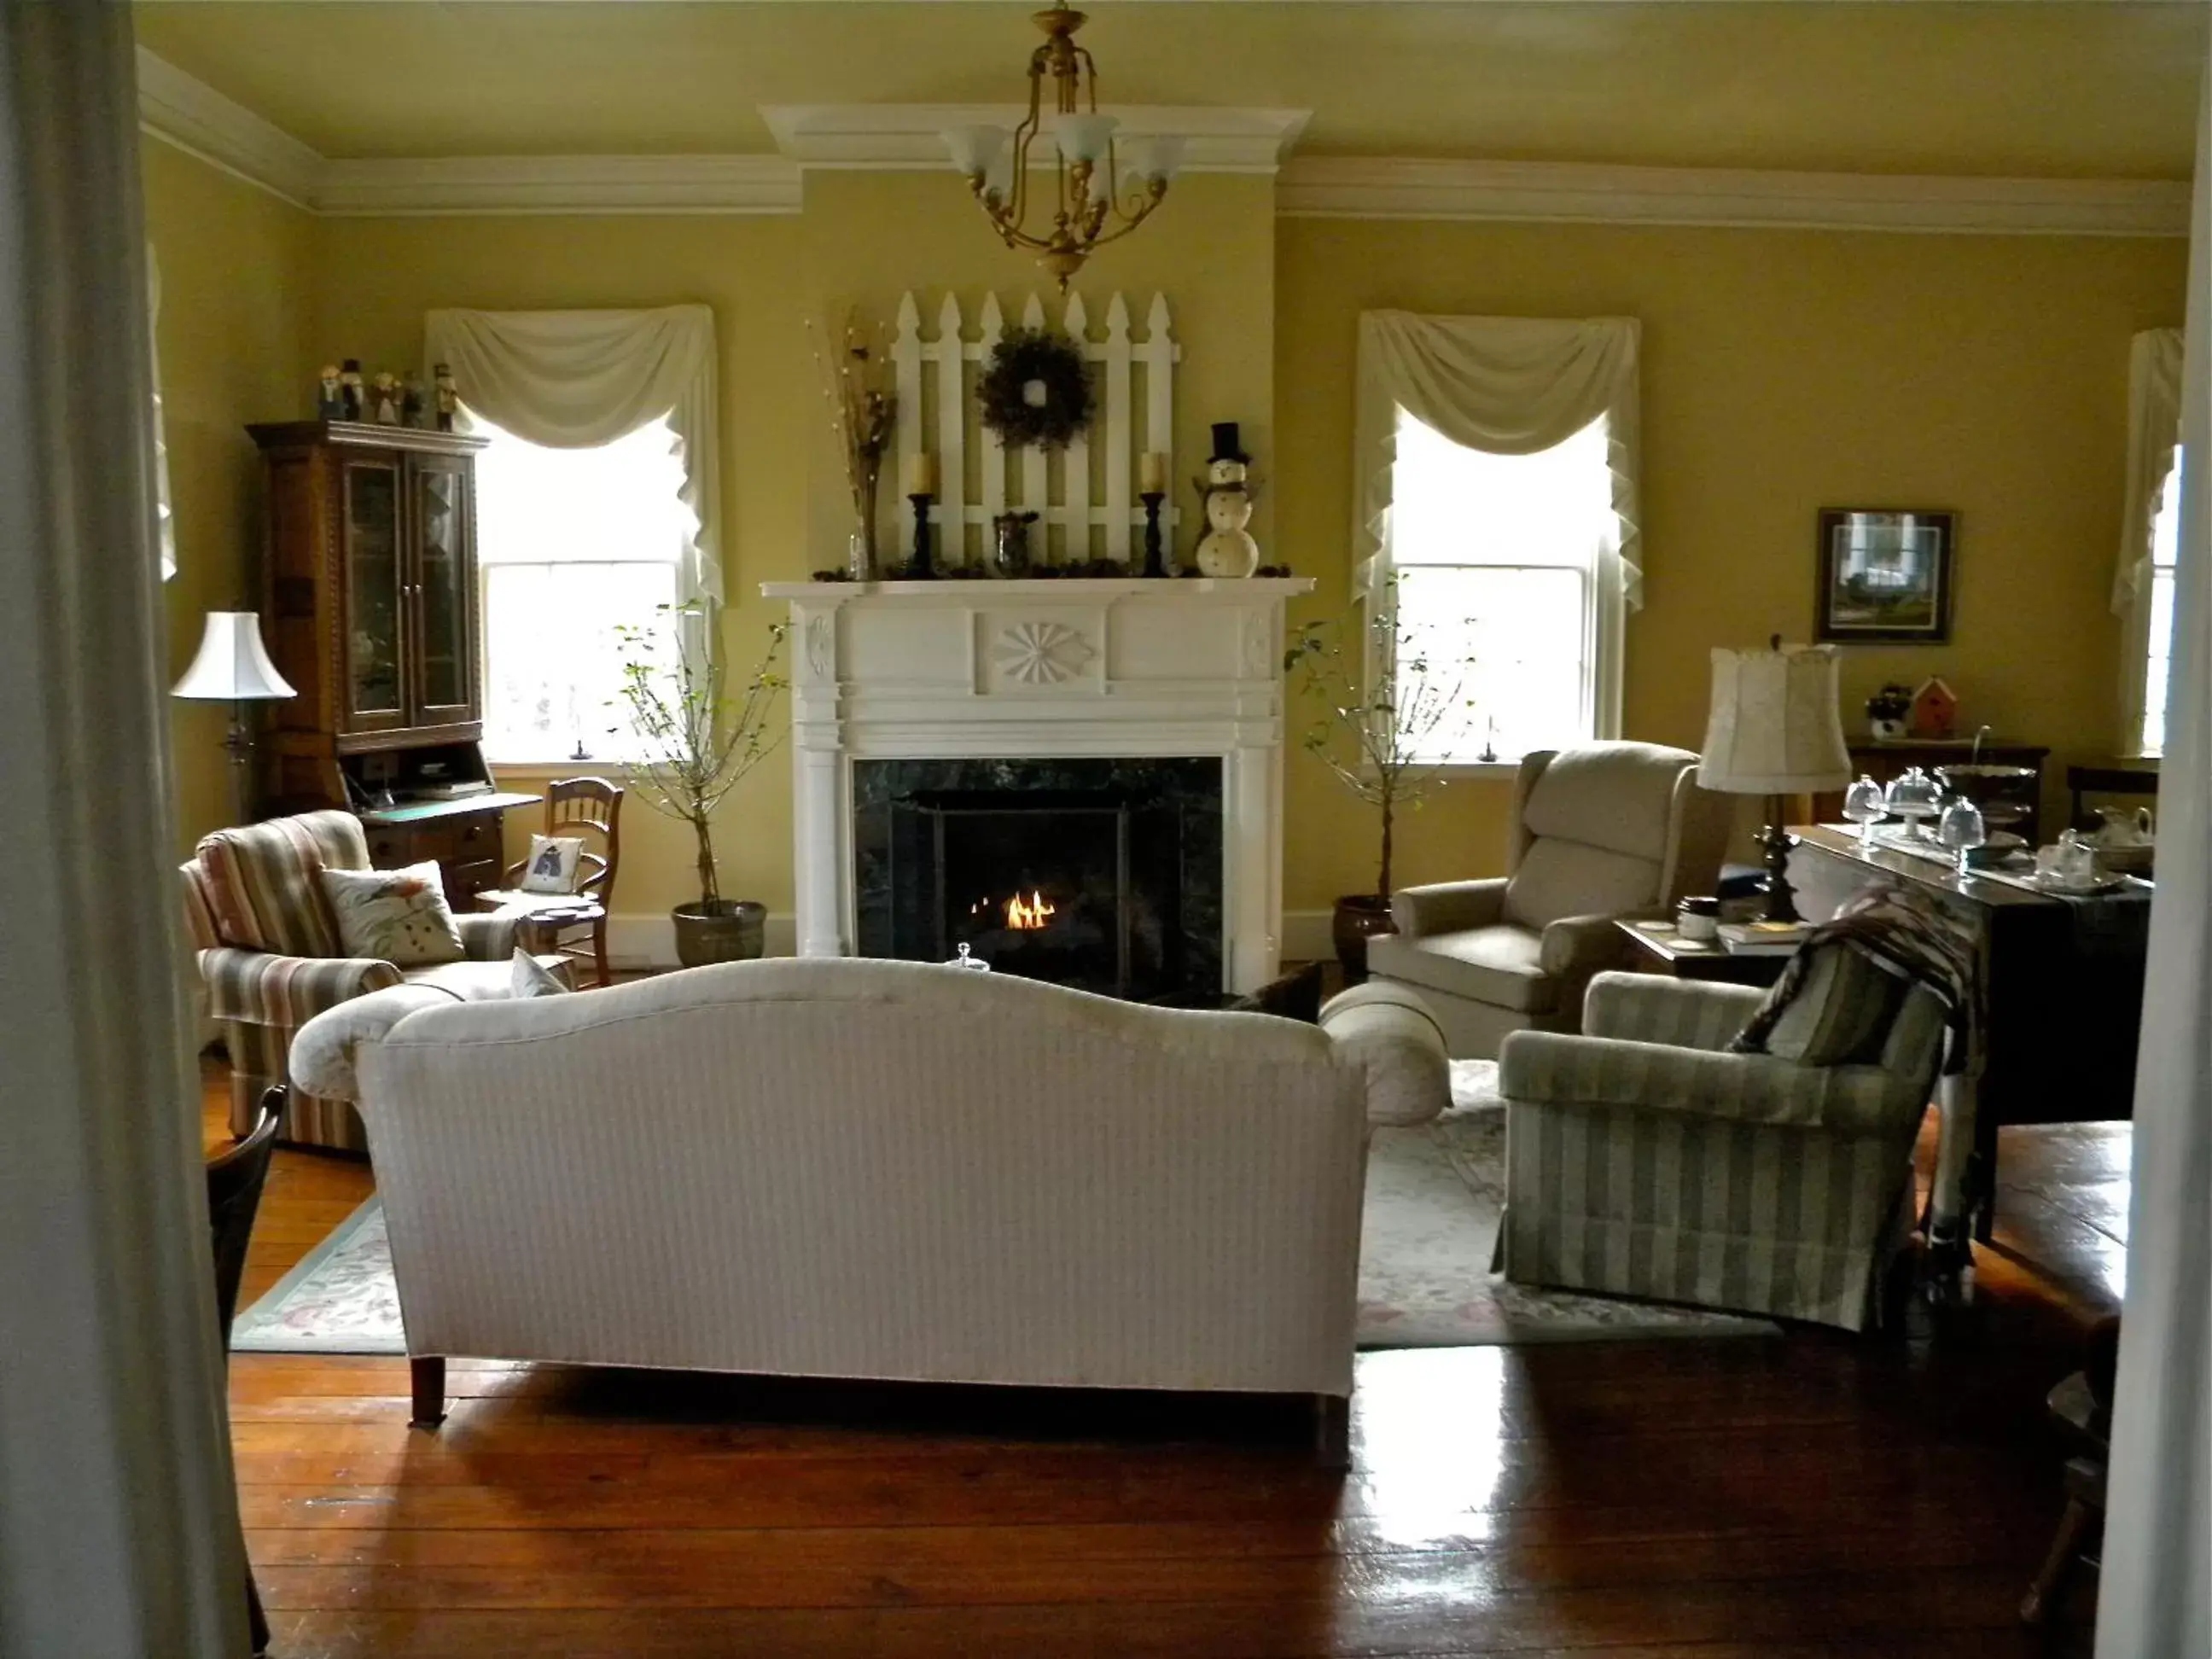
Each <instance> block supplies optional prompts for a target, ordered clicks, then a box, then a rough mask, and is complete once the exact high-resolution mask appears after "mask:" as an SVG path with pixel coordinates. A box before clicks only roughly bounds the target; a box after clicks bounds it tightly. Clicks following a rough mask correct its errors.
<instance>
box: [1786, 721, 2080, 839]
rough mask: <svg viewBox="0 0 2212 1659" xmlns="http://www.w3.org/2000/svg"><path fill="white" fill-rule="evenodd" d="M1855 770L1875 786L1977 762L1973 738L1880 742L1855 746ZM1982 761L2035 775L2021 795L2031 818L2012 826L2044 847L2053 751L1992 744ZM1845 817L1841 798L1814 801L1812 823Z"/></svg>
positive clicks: (2002, 741) (2004, 741)
mask: <svg viewBox="0 0 2212 1659" xmlns="http://www.w3.org/2000/svg"><path fill="white" fill-rule="evenodd" d="M1850 751H1851V769H1852V771H1853V772H1854V773H1855V774H1863V775H1866V776H1868V777H1870V778H1872V779H1873V780H1874V781H1875V782H1876V783H1887V782H1889V781H1891V780H1892V779H1893V778H1897V777H1901V776H1903V775H1905V773H1906V772H1909V771H1911V769H1913V768H1914V767H1916V766H1917V767H1918V768H1920V769H1922V770H1923V771H1924V772H1930V773H1932V772H1934V771H1935V769H1936V768H1937V767H1939V766H1964V765H1966V763H1969V762H1971V761H1972V760H1974V759H1975V758H1976V756H1975V753H1974V744H1973V739H1972V738H1893V739H1888V740H1884V739H1881V738H1853V739H1852V740H1851V744H1850ZM1979 758H1980V759H1981V760H1982V761H1983V762H1984V763H1986V764H1989V765H1992V766H2025V767H2027V769H2029V770H2030V771H2032V772H2033V773H2034V774H2035V776H2034V777H2033V779H2030V780H2026V781H2022V783H2021V788H2020V794H2019V797H2018V799H2019V800H2020V804H2021V805H2022V806H2024V807H2026V808H2027V817H2024V818H2022V819H2021V821H2020V822H2019V823H2016V824H2015V825H2014V826H2013V833H2014V834H2015V835H2017V836H2021V838H2022V839H2023V840H2025V841H2026V842H2027V844H2028V845H2029V846H2031V847H2040V846H2041V845H2042V844H2043V840H2044V836H2043V767H2044V763H2045V761H2047V760H2049V759H2050V758H2051V750H2049V749H2047V748H2045V747H2044V746H2042V745H2041V744H2027V743H2020V742H2016V741H2015V740H2014V739H2012V738H1993V739H1991V740H1990V741H1988V742H1985V743H1984V744H1982V748H1981V754H1980V757H1979ZM1843 816H1844V798H1843V796H1842V795H1841V794H1832V795H1816V796H1814V798H1813V817H1814V819H1815V820H1816V821H1817V822H1819V823H1838V822H1839V821H1841V819H1842V817H1843Z"/></svg>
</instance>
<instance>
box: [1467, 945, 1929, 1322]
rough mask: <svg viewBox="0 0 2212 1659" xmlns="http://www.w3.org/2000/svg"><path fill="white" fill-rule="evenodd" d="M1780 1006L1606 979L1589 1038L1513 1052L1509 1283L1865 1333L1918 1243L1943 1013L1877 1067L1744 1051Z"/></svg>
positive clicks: (1506, 1082)
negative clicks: (1761, 1012) (1915, 1212)
mask: <svg viewBox="0 0 2212 1659" xmlns="http://www.w3.org/2000/svg"><path fill="white" fill-rule="evenodd" d="M1764 1000H1765V993H1764V992H1762V991H1759V990H1755V989H1750V988H1747V987H1741V986H1730V985H1714V984H1708V983H1697V982H1692V981H1680V980H1672V979H1664V978H1661V977H1658V976H1656V975H1642V974H1601V975H1598V976H1597V977H1596V978H1595V979H1594V980H1593V981H1591V982H1590V987H1589V996H1588V1000H1587V1001H1586V1002H1585V1004H1584V1006H1583V1035H1582V1036H1565V1035H1561V1034H1556V1033H1552V1032H1544V1031H1518V1032H1516V1033H1514V1034H1513V1035H1512V1036H1509V1037H1507V1038H1506V1040H1505V1043H1504V1049H1503V1051H1502V1052H1501V1054H1500V1056H1499V1062H1498V1092H1499V1094H1500V1095H1501V1096H1502V1097H1504V1101H1505V1106H1506V1118H1505V1166H1506V1167H1505V1199H1506V1207H1505V1214H1504V1220H1503V1222H1502V1224H1501V1226H1500V1232H1499V1240H1498V1243H1499V1251H1500V1255H1501V1256H1502V1265H1503V1266H1504V1271H1505V1275H1506V1277H1507V1278H1509V1279H1514V1280H1516V1281H1517V1282H1520V1283H1522V1284H1528V1285H1547V1286H1553V1287H1558V1288H1561V1289H1569V1290H1577V1291H1592V1292H1595V1293H1598V1294H1601V1295H1618V1296H1638V1297H1652V1298H1655V1299H1656V1300H1661V1301H1667V1302H1687V1303H1695V1304H1700V1305H1703V1306H1706V1307H1713V1308H1725V1309H1730V1310H1736V1311H1740V1312H1746V1313H1755V1314H1770V1315H1774V1316H1780V1317H1784V1318H1790V1319H1803V1320H1810V1321H1814V1322H1819V1323H1820V1324H1826V1325H1839V1326H1842V1327H1843V1328H1845V1329H1847V1330H1854V1331H1856V1330H1861V1329H1863V1328H1865V1327H1866V1325H1867V1324H1868V1322H1869V1319H1870V1317H1872V1316H1874V1315H1875V1314H1876V1313H1877V1312H1878V1308H1877V1305H1876V1304H1877V1298H1878V1297H1879V1294H1880V1291H1881V1281H1882V1279H1883V1276H1884V1271H1885V1269H1886V1268H1887V1266H1888V1264H1889V1262H1890V1261H1891V1260H1892V1259H1893V1256H1894V1255H1895V1253H1896V1251H1897V1250H1898V1249H1899V1247H1900V1246H1901V1245H1902V1243H1903V1242H1904V1237H1905V1231H1907V1229H1908V1228H1909V1226H1910V1224H1911V1200H1912V1146H1913V1142H1914V1139H1916V1138H1917V1135H1918V1133H1919V1128H1920V1121H1921V1118H1922V1115H1923V1113H1924V1112H1925V1111H1926V1109H1927V1103H1928V1101H1929V1096H1930V1095H1931V1093H1932V1092H1933V1091H1934V1088H1935V1084H1936V1073H1937V1070H1938V1068H1939V1066H1940V1065H1941V1063H1942V1054H1943V1040H1944V1033H1945V1017H1944V1012H1943V1008H1942V1005H1941V1004H1940V1003H1939V1002H1938V1001H1937V1000H1936V998H1935V997H1934V996H1933V995H1931V994H1929V993H1928V992H1927V991H1925V990H1923V989H1922V988H1920V987H1917V986H1916V987H1912V988H1911V990H1910V991H1909V992H1907V993H1906V994H1905V995H1904V997H1903V1000H1901V1002H1899V1005H1898V1006H1897V1010H1896V1012H1895V1014H1894V1015H1893V1017H1892V1018H1891V1020H1890V1023H1889V1030H1888V1031H1887V1036H1881V1035H1880V1034H1879V1033H1877V1034H1876V1036H1877V1042H1878V1059H1877V1060H1875V1061H1874V1062H1872V1063H1867V1064H1852V1065H1832V1066H1808V1065H1802V1064H1800V1063H1798V1062H1796V1061H1795V1060H1786V1059H1784V1058H1781V1057H1780V1056H1778V1055H1775V1054H1732V1053H1729V1052H1728V1045H1729V1042H1730V1040H1731V1039H1733V1038H1734V1037H1735V1036H1736V1035H1737V1034H1738V1033H1739V1032H1740V1031H1741V1030H1743V1028H1744V1026H1745V1024H1747V1022H1748V1021H1749V1020H1750V1018H1751V1016H1752V1015H1753V1012H1756V1011H1757V1010H1758V1008H1759V1006H1760V1004H1761V1003H1762V1002H1763V1001H1764Z"/></svg>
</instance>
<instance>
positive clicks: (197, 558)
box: [140, 143, 314, 849]
mask: <svg viewBox="0 0 2212 1659" xmlns="http://www.w3.org/2000/svg"><path fill="white" fill-rule="evenodd" d="M140 167H141V170H142V174H143V193H144V197H145V210H146V235H147V239H148V240H149V241H150V242H151V243H152V244H153V246H154V256H155V260H156V262H157V263H158V264H159V266H160V269H161V318H160V320H159V322H158V323H157V325H156V326H155V350H156V351H157V352H158V354H159V356H160V359H161V397H162V403H163V410H164V414H165V417H166V429H167V435H168V443H169V486H170V505H171V507H172V509H173V512H174V513H175V515H176V517H175V524H176V532H177V562H178V568H177V574H176V577H175V579H174V580H172V581H171V582H170V583H169V584H168V586H167V591H166V593H165V595H164V597H165V599H167V607H168V622H169V665H168V669H167V672H168V675H169V677H170V678H175V677H176V675H178V674H180V673H182V672H183V671H184V668H185V664H187V663H188V662H190V661H191V653H192V652H193V651H194V650H195V649H196V648H197V646H198V644H199V639H200V632H201V628H202V619H203V618H204V617H205V616H206V614H207V612H208V611H211V610H234V609H236V608H238V607H240V605H245V606H246V607H247V608H249V609H250V608H253V607H254V606H256V605H258V599H257V598H256V597H255V595H254V594H253V593H252V592H251V590H250V588H249V586H248V584H249V582H251V581H252V580H253V578H252V570H253V568H254V567H253V565H252V556H253V553H254V550H255V549H256V548H257V547H258V544H259V539H260V534H261V530H260V522H259V513H260V464H259V461H258V458H257V456H256V453H255V450H254V447H253V442H252V440H251V439H250V438H248V437H247V436H246V422H249V421H272V420H284V419H288V418H290V417H292V416H297V415H300V414H301V413H303V412H304V410H303V409H302V400H303V399H304V398H305V397H306V395H307V388H306V387H305V386H303V384H302V380H301V366H302V364H303V363H304V362H306V358H307V347H306V338H307V335H306V329H307V293H308V286H309V283H308V270H309V238H310V236H311V234H312V233H313V227H314V221H313V219H311V218H310V217H309V216H307V214H306V213H304V212H302V211H301V210H299V209H297V208H295V207H291V206H289V205H288V204H285V203H283V202H281V201H279V200H277V199H276V197H273V196H271V195H270V194H269V193H268V192H267V191H264V190H260V189H257V188H256V187H255V186H253V185H248V184H246V183H243V182H242V181H240V180H239V179H234V178H232V177H230V176H229V175H228V174H227V173H220V172H217V171H216V169H215V168H214V167H210V166H208V165H207V164H206V163H204V162H203V161H197V160H195V159H193V158H192V157H191V156H188V155H184V154H183V153H182V152H181V151H179V150H175V149H171V148H170V147H169V146H168V145H167V144H162V143H147V144H145V145H144V146H143V149H142V153H141V159H140ZM171 708H172V710H173V715H172V723H171V736H172V740H173V745H174V750H175V757H176V771H177V795H178V800H177V817H178V821H179V828H180V829H181V831H182V834H183V837H184V842H185V848H187V849H189V848H190V847H191V843H192V842H194V841H197V839H198V838H199V837H200V836H203V835H204V834H206V833H207V831H209V830H210V829H218V828H220V827H221V826H222V825H224V824H226V823H229V822H231V820H232V819H233V817H234V816H235V814H234V811H233V810H232V805H231V801H232V791H231V780H230V768H229V763H228V761H227V760H226V759H225V757H224V755H223V751H222V747H221V745H222V738H223V733H224V732H225V731H226V730H227V729H228V725H229V720H230V711H229V710H228V708H224V707H222V706H220V705H217V704H212V703H189V702H178V703H173V704H172V705H171Z"/></svg>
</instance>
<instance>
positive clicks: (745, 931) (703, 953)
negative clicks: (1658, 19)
mask: <svg viewBox="0 0 2212 1659" xmlns="http://www.w3.org/2000/svg"><path fill="white" fill-rule="evenodd" d="M668 914H669V916H670V919H671V920H672V921H674V922H675V923H676V959H677V961H678V962H680V963H683V964H684V966H685V967H686V968H704V967H706V966H708V964H709V963H717V962H750V960H752V958H754V957H757V956H758V955H760V954H761V950H762V933H763V927H765V926H766V924H767V921H768V906H766V905H765V904H761V903H758V902H755V901H754V900H752V899H718V900H716V901H715V902H714V903H713V904H679V905H678V906H677V907H676V908H674V909H673V910H671V911H670V912H669V913H668Z"/></svg>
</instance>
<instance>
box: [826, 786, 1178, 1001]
mask: <svg viewBox="0 0 2212 1659" xmlns="http://www.w3.org/2000/svg"><path fill="white" fill-rule="evenodd" d="M854 847H855V855H856V859H857V863H858V867H857V870H856V872H855V873H856V876H857V878H858V880H857V883H856V892H857V896H858V912H859V914H858V917H857V920H858V922H859V935H860V939H859V943H860V950H861V951H862V952H863V953H864V954H866V955H871V956H890V957H905V958H908V959H910V960H917V961H925V962H942V961H945V960H947V959H949V958H950V957H953V956H954V955H956V954H957V952H958V951H959V950H960V947H961V946H963V945H965V946H967V947H968V948H969V951H971V952H972V953H973V954H974V955H975V956H977V957H981V958H982V959H983V960H984V961H986V962H987V963H990V964H991V966H992V967H993V968H994V969H996V970H997V971H999V972H1000V973H1012V974H1019V975H1024V977H1027V978H1031V979H1046V980H1051V981H1055V982H1057V983H1060V984H1064V985H1073V986H1077V987H1081V988H1083V989H1085V990H1092V991H1099V992H1103V993H1105V994H1109V995H1114V996H1125V997H1136V998H1160V997H1177V996H1182V995H1194V994H1195V995H1203V994H1209V993H1213V992H1218V990H1219V989H1220V987H1221V766H1220V763H1219V762H1218V761H1215V760H1196V759H1194V760H1185V759H1181V758H1176V759H1167V760H1150V759H1147V760H1131V761H1123V760H1035V761H977V760H951V761H860V762H856V763H855V764H854Z"/></svg>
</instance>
